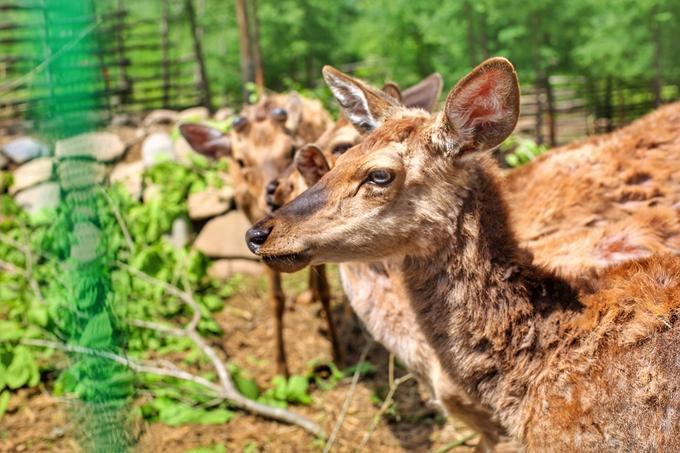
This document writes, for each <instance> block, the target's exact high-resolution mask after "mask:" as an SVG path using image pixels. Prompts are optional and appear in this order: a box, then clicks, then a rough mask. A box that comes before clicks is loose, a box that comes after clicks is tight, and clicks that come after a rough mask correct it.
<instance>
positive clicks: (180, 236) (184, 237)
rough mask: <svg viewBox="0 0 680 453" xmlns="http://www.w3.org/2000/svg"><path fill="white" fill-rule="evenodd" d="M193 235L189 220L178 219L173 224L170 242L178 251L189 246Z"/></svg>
mask: <svg viewBox="0 0 680 453" xmlns="http://www.w3.org/2000/svg"><path fill="white" fill-rule="evenodd" d="M190 235H191V227H190V226H189V222H187V219H185V218H183V217H178V218H176V219H175V220H174V221H173V222H172V230H171V233H170V236H169V237H168V240H169V241H170V243H171V244H172V245H173V246H174V247H175V248H178V249H181V248H184V247H186V246H187V245H189V236H190Z"/></svg>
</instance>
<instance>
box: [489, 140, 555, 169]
mask: <svg viewBox="0 0 680 453" xmlns="http://www.w3.org/2000/svg"><path fill="white" fill-rule="evenodd" d="M547 150H548V147H547V146H546V145H539V144H538V143H536V142H535V141H533V140H531V139H529V138H525V137H520V136H518V135H511V136H510V137H508V139H507V140H505V142H503V144H502V145H501V152H502V153H503V155H504V156H505V163H506V164H508V166H510V167H513V168H515V167H519V166H522V165H524V164H526V163H528V162H531V161H532V160H533V159H534V158H535V157H537V156H540V155H541V154H543V153H544V152H546V151H547Z"/></svg>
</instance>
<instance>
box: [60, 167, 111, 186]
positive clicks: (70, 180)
mask: <svg viewBox="0 0 680 453" xmlns="http://www.w3.org/2000/svg"><path fill="white" fill-rule="evenodd" d="M108 173H109V167H108V166H107V165H105V164H102V163H99V162H93V161H82V160H76V159H67V160H63V161H61V162H59V165H58V166H57V174H58V175H59V181H60V182H61V187H62V188H63V189H64V190H67V191H68V190H79V189H84V188H86V187H90V186H93V185H95V184H101V183H102V182H104V181H105V180H106V176H107V175H108Z"/></svg>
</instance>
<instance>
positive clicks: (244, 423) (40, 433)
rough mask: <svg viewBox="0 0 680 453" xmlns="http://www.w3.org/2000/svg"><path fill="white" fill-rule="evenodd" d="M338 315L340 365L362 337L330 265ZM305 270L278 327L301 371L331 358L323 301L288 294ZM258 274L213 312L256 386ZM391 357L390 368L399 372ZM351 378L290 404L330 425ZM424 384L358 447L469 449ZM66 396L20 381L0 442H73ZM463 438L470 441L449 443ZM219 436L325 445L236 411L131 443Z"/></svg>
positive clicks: (367, 414)
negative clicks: (306, 401)
mask: <svg viewBox="0 0 680 453" xmlns="http://www.w3.org/2000/svg"><path fill="white" fill-rule="evenodd" d="M331 276H332V280H333V282H332V283H333V295H334V302H335V313H336V318H337V324H338V326H339V329H340V334H341V341H342V345H343V350H344V354H345V359H344V363H342V364H339V365H340V367H341V368H344V367H346V366H349V365H352V364H354V363H356V362H357V361H358V358H359V355H360V354H361V351H362V350H363V348H364V345H365V338H364V336H363V334H362V332H361V328H360V325H359V324H358V322H357V321H356V320H355V319H354V317H353V316H352V315H351V314H350V313H349V312H347V311H346V310H345V309H344V307H343V305H342V302H341V300H342V294H341V291H340V289H339V284H338V279H337V271H336V270H335V269H333V270H332V272H331ZM304 280H306V278H305V277H304V275H302V276H300V275H298V276H297V277H292V278H290V277H289V278H287V279H286V282H285V283H286V289H287V295H288V297H289V299H288V301H287V310H286V314H285V320H284V322H285V337H286V339H287V343H286V346H287V352H288V360H289V364H290V366H291V368H292V369H291V372H293V373H303V372H305V370H306V369H307V368H306V367H307V366H308V364H309V362H310V361H312V360H315V359H321V360H329V358H330V344H329V342H328V340H327V338H326V336H325V333H326V327H325V326H326V323H325V320H324V319H322V315H321V310H320V304H318V303H303V302H294V298H295V295H296V294H297V293H299V292H300V291H301V290H302V288H303V287H304V283H303V281H304ZM264 296H265V286H264V284H263V281H262V280H261V279H257V280H247V281H246V282H245V283H244V284H243V285H242V289H241V291H240V292H239V294H238V295H236V296H234V297H232V298H230V299H229V300H228V301H227V307H226V308H225V309H224V310H223V311H222V312H220V313H218V314H217V320H218V322H219V323H220V324H221V326H222V327H223V329H224V332H225V334H224V336H223V337H222V338H220V339H217V340H213V345H214V346H216V347H217V349H222V350H223V351H225V352H226V354H227V355H228V357H229V359H230V360H233V361H234V362H235V363H237V364H238V365H239V366H240V367H241V368H244V369H245V370H247V372H248V374H249V375H250V376H253V377H255V379H256V380H257V381H258V384H259V385H260V386H262V387H263V386H266V385H268V383H269V381H270V379H271V377H272V376H273V374H274V362H273V344H274V340H273V323H272V320H271V316H270V310H269V307H268V305H267V303H266V301H265V299H264ZM388 357H389V355H388V353H387V352H386V351H385V350H384V349H383V348H382V347H380V346H379V345H377V344H376V345H375V346H374V347H373V348H372V350H371V352H370V354H369V356H368V360H369V361H370V362H372V363H373V364H374V365H376V366H377V367H378V372H377V373H376V374H375V375H374V376H371V377H370V378H369V377H363V378H361V379H360V381H359V383H358V386H357V388H356V391H355V393H354V396H353V400H352V403H351V405H350V408H349V411H348V413H347V416H346V418H345V419H344V422H343V424H342V425H341V429H340V431H339V433H338V437H337V440H336V442H335V444H334V446H333V449H332V451H334V452H353V451H356V448H357V447H358V446H359V445H360V444H361V442H362V439H363V437H364V435H365V433H366V432H367V431H368V428H369V426H370V425H371V423H372V421H373V419H374V417H375V415H376V413H377V412H378V406H377V405H376V403H375V401H374V398H372V396H373V395H374V394H375V393H379V394H382V395H384V393H385V391H386V388H387V384H388V372H387V369H388V367H387V364H388V360H389V359H388ZM405 373H406V372H405V370H403V369H400V368H399V367H397V372H396V375H397V376H399V375H403V374H405ZM349 388H350V379H345V380H343V381H341V382H340V383H339V384H338V385H337V386H335V387H334V388H332V389H330V390H320V389H316V388H314V389H312V391H311V394H312V397H313V399H314V402H313V404H312V405H311V406H291V410H293V411H295V412H298V413H301V414H304V415H306V416H308V417H310V418H312V419H314V420H315V421H317V422H318V423H320V424H321V425H322V426H323V427H324V429H325V430H326V432H327V433H330V432H331V431H332V430H333V427H334V425H335V424H336V421H337V419H338V416H339V414H340V412H341V409H342V406H343V403H344V401H345V398H346V397H347V394H348V391H349ZM426 398H427V394H426V392H425V391H422V390H421V389H419V388H418V385H417V383H416V382H415V381H413V380H410V381H407V382H406V383H404V384H402V385H401V386H400V387H399V388H398V389H397V391H396V393H395V398H394V399H395V406H394V409H393V410H390V411H388V414H387V415H385V417H383V419H382V420H381V422H380V423H379V425H378V427H377V429H376V430H375V431H374V432H373V434H372V435H371V437H370V441H369V442H368V444H367V445H366V448H365V449H364V450H363V451H367V452H437V453H443V452H447V451H451V452H470V451H472V449H473V446H474V444H475V443H476V438H475V437H473V433H472V432H471V431H470V430H468V429H467V428H465V426H464V425H462V424H461V423H459V422H457V421H456V420H451V419H448V420H447V419H445V418H444V417H443V416H442V415H441V414H439V413H438V412H437V411H436V410H435V409H433V408H432V407H431V406H430V405H428V404H427V402H426ZM64 407H65V405H64V404H63V403H62V402H60V401H58V400H57V399H56V398H55V397H53V396H51V395H50V393H49V392H48V390H47V389H45V388H39V389H32V390H28V389H24V390H22V391H20V392H19V393H18V395H16V396H13V397H12V399H11V401H10V405H9V408H8V411H7V413H6V414H5V416H4V418H3V420H2V422H0V451H3V452H5V451H7V452H74V451H79V448H78V445H77V443H76V442H75V440H74V438H75V436H74V429H73V425H74V423H73V421H72V420H69V418H68V416H67V411H66V410H65V408H64ZM461 439H469V440H468V441H467V442H465V443H462V444H460V445H459V446H458V445H457V446H455V447H453V444H455V443H457V442H458V441H460V440H461ZM214 444H222V445H224V446H226V447H227V451H229V452H240V451H244V450H245V451H248V452H255V451H260V452H286V453H288V452H319V451H321V450H322V448H323V445H322V444H321V443H320V442H319V441H318V440H317V439H314V436H312V435H310V434H308V433H306V432H305V431H303V430H302V429H300V428H298V427H295V426H288V425H283V424H280V423H276V422H271V421H268V420H264V419H262V418H259V417H255V416H252V415H249V414H247V413H243V412H239V413H238V414H237V416H236V417H235V418H234V419H233V420H231V421H230V422H228V423H226V424H224V425H208V426H204V425H184V426H179V427H172V426H167V425H163V424H160V423H151V424H149V423H146V424H144V425H143V426H141V428H140V439H139V441H138V443H137V448H136V451H140V452H147V451H148V452H153V451H162V452H163V453H180V452H185V451H186V450H188V449H192V448H197V447H202V446H203V447H207V446H211V445H214Z"/></svg>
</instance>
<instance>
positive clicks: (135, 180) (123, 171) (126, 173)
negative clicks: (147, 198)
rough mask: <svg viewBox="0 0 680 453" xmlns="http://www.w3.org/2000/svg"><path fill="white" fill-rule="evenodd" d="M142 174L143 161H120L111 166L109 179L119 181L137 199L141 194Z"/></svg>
mask: <svg viewBox="0 0 680 453" xmlns="http://www.w3.org/2000/svg"><path fill="white" fill-rule="evenodd" d="M143 176H144V162H142V161H141V160H139V161H137V162H130V163H126V162H121V163H119V164H117V165H116V166H115V167H113V170H112V171H111V174H110V175H109V181H110V182H112V183H114V182H119V183H121V184H122V185H123V187H125V189H126V190H127V191H128V192H129V193H130V195H131V196H132V198H134V199H135V200H139V198H140V197H141V196H142V180H143Z"/></svg>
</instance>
